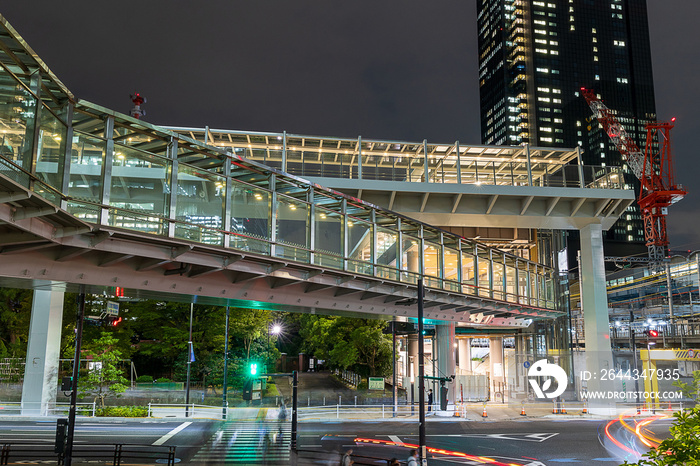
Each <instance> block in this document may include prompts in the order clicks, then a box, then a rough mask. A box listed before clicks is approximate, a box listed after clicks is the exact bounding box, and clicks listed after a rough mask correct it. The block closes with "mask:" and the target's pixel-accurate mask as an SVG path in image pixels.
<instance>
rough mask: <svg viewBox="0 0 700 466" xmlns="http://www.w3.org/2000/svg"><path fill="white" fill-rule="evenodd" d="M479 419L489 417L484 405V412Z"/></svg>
mask: <svg viewBox="0 0 700 466" xmlns="http://www.w3.org/2000/svg"><path fill="white" fill-rule="evenodd" d="M481 417H489V415H488V414H486V403H484V412H482V413H481Z"/></svg>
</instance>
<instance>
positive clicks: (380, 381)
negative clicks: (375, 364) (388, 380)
mask: <svg viewBox="0 0 700 466" xmlns="http://www.w3.org/2000/svg"><path fill="white" fill-rule="evenodd" d="M367 388H369V389H370V390H384V377H370V378H369V384H368V387H367Z"/></svg>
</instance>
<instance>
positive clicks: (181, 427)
mask: <svg viewBox="0 0 700 466" xmlns="http://www.w3.org/2000/svg"><path fill="white" fill-rule="evenodd" d="M190 424H192V422H183V423H182V424H180V425H179V426H177V427H176V428H174V429H173V430H171V431H170V432H168V433H167V434H165V435H164V436H162V437H161V438H159V439H158V440H156V441H155V442H153V443H152V444H151V445H156V446H157V445H163V444H164V443H165V442H167V441H168V440H170V439H171V438H172V437H173V436H175V435H176V434H177V433H178V432H180V431H182V430H184V429H185V428H187V426H189V425H190Z"/></svg>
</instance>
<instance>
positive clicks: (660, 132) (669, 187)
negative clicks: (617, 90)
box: [581, 88, 687, 269]
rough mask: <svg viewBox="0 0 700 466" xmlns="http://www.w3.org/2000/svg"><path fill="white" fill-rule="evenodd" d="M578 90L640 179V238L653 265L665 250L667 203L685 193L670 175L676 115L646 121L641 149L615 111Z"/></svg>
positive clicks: (657, 265) (586, 90) (683, 195)
mask: <svg viewBox="0 0 700 466" xmlns="http://www.w3.org/2000/svg"><path fill="white" fill-rule="evenodd" d="M581 93H582V94H583V97H584V98H585V99H586V102H588V106H589V107H591V111H592V112H593V115H594V116H595V117H596V118H597V119H598V121H599V122H600V125H601V126H602V127H603V129H604V130H605V132H606V133H607V134H608V136H609V137H610V139H611V140H612V142H613V143H614V144H615V147H617V150H619V151H620V153H621V154H622V158H623V160H625V162H627V166H628V167H629V168H630V170H631V171H632V173H634V175H635V176H636V177H637V178H638V179H639V181H640V182H641V185H642V186H641V189H640V190H639V198H638V199H637V203H638V204H639V209H640V210H641V212H642V220H643V221H644V239H645V240H646V244H647V247H648V248H649V260H650V262H651V264H650V265H651V267H652V268H654V269H657V268H659V266H660V265H661V262H662V261H663V260H664V258H665V257H666V256H667V254H668V235H667V234H666V215H667V214H668V206H670V205H671V204H675V203H676V202H678V201H680V200H681V199H683V197H685V195H686V194H687V191H685V190H684V189H683V186H681V185H677V184H676V183H675V181H674V177H673V160H672V158H671V128H673V126H674V125H673V123H674V122H675V121H676V119H675V118H672V119H671V121H670V122H653V123H649V124H647V125H646V126H645V128H646V130H647V140H646V149H645V151H644V153H642V151H640V150H639V147H637V144H635V142H634V140H633V139H632V138H631V137H630V136H629V135H628V134H627V131H625V128H624V127H623V126H622V124H621V123H620V121H619V120H618V119H617V117H616V116H615V114H614V113H613V112H612V111H611V110H610V109H609V108H608V107H606V106H605V104H604V103H603V102H602V101H601V100H600V98H599V97H598V96H597V95H596V94H595V93H594V92H593V91H592V90H590V89H585V88H581Z"/></svg>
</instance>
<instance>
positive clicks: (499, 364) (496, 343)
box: [489, 337, 506, 401]
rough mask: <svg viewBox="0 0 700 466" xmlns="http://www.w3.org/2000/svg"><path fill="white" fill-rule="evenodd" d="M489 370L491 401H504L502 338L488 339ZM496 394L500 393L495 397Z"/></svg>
mask: <svg viewBox="0 0 700 466" xmlns="http://www.w3.org/2000/svg"><path fill="white" fill-rule="evenodd" d="M489 370H490V372H491V374H490V375H491V388H492V391H491V393H492V395H491V401H504V397H505V391H506V387H505V380H506V368H505V365H504V364H503V337H491V338H489ZM496 393H500V395H499V396H498V397H497V396H496Z"/></svg>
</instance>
